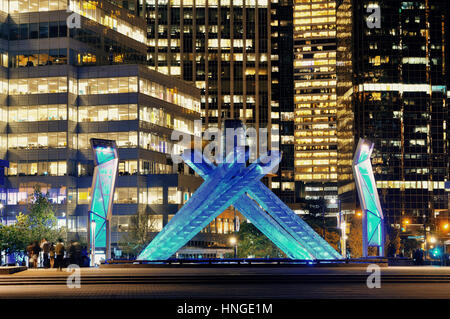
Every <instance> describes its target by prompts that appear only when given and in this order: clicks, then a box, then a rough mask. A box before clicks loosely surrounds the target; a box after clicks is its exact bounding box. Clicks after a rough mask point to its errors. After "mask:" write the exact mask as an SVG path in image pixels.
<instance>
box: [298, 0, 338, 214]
mask: <svg viewBox="0 0 450 319" xmlns="http://www.w3.org/2000/svg"><path fill="white" fill-rule="evenodd" d="M294 47H295V61H294V72H295V73H294V83H295V123H294V124H295V180H296V181H297V183H298V185H299V188H300V190H299V193H300V197H301V198H302V199H303V200H306V201H310V202H312V203H319V201H320V200H322V204H321V205H323V206H324V207H322V209H324V210H326V211H328V212H332V211H334V212H335V211H336V209H337V204H336V203H337V201H336V197H337V179H338V174H337V142H338V141H337V132H336V130H337V123H336V111H337V104H336V1H334V0H330V1H324V0H295V4H294Z"/></svg>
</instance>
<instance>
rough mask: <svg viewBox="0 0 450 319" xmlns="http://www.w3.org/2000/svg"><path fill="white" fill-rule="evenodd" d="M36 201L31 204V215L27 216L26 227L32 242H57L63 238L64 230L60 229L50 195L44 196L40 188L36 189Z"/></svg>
mask: <svg viewBox="0 0 450 319" xmlns="http://www.w3.org/2000/svg"><path fill="white" fill-rule="evenodd" d="M33 195H34V200H33V203H32V204H30V206H29V208H28V210H29V214H28V215H27V216H26V217H27V218H26V225H27V228H28V229H29V239H30V241H35V240H37V241H40V240H42V239H43V238H46V239H47V240H48V241H53V242H56V241H57V239H58V238H59V237H63V236H64V233H65V229H64V228H60V229H58V220H57V218H56V216H55V212H54V211H53V204H52V203H51V202H50V200H49V199H48V193H47V194H45V195H44V194H43V193H42V192H41V190H40V188H39V187H38V186H36V187H35V189H34V194H33Z"/></svg>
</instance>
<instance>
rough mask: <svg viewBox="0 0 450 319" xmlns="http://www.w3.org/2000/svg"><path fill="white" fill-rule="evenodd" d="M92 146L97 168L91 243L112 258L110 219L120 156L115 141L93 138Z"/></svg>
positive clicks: (93, 184) (91, 213) (92, 210)
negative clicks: (102, 249)
mask: <svg viewBox="0 0 450 319" xmlns="http://www.w3.org/2000/svg"><path fill="white" fill-rule="evenodd" d="M91 147H92V151H93V153H94V163H95V168H94V176H93V178H92V187H91V200H90V204H89V222H90V223H89V225H90V227H91V231H90V232H89V234H90V237H91V238H90V244H91V248H92V247H94V249H96V248H104V249H105V250H106V257H107V258H110V245H111V241H110V239H109V237H110V231H109V221H110V220H111V217H112V207H113V206H112V205H113V200H114V189H115V184H116V178H117V169H118V165H119V157H118V153H117V147H116V142H115V141H111V140H102V139H91Z"/></svg>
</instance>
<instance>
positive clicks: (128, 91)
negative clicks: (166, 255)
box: [0, 0, 234, 254]
mask: <svg viewBox="0 0 450 319" xmlns="http://www.w3.org/2000/svg"><path fill="white" fill-rule="evenodd" d="M0 9H1V12H0V18H1V20H0V23H1V31H2V32H1V40H0V50H1V59H2V61H1V62H2V63H1V68H0V72H1V73H0V74H1V100H0V102H1V114H0V121H1V122H0V123H1V126H0V127H1V134H0V148H1V149H0V153H1V154H0V157H1V158H2V159H6V160H8V161H9V162H10V166H9V168H8V169H7V171H6V175H7V178H6V179H5V185H4V187H3V188H2V192H1V201H2V203H3V205H4V206H3V207H4V208H3V209H2V222H3V223H6V224H10V223H14V222H15V216H16V215H17V214H18V213H19V212H26V211H27V205H28V204H30V203H31V202H32V200H33V191H34V188H35V187H36V186H39V187H40V189H41V191H43V192H46V193H48V195H49V199H50V201H51V202H52V203H53V204H54V205H55V210H56V215H57V218H58V225H59V226H65V227H66V228H67V231H68V238H69V239H70V238H74V237H76V236H78V237H79V238H80V239H81V240H83V241H84V240H85V238H86V232H87V221H88V203H89V200H90V187H91V182H92V173H93V166H94V165H93V161H92V151H91V149H90V143H89V141H90V139H91V138H93V137H95V138H103V139H112V140H115V141H116V143H117V146H118V148H119V160H120V162H119V173H118V174H119V176H118V179H117V186H116V192H115V195H114V207H113V219H112V243H113V247H117V244H118V243H119V242H120V238H121V237H122V235H123V234H125V233H126V232H127V231H128V230H129V229H130V226H131V218H132V217H133V216H135V215H136V214H149V215H150V221H151V225H152V230H153V231H154V232H158V231H159V230H161V229H162V227H163V226H164V225H165V224H166V223H167V222H168V221H169V220H170V218H171V217H172V216H173V214H175V213H176V212H177V211H178V209H179V207H181V205H183V204H184V203H185V202H186V201H187V200H188V199H189V198H190V195H191V194H192V193H193V192H194V191H195V189H196V188H197V187H198V186H199V185H200V184H201V182H202V181H201V179H200V178H199V177H196V176H194V173H193V172H192V171H190V170H189V169H188V168H187V166H184V164H174V163H173V162H172V160H171V156H170V155H171V153H172V152H175V153H180V152H181V151H182V150H183V149H182V147H181V146H180V145H178V144H177V143H176V142H174V141H172V140H171V134H172V132H173V131H174V130H177V131H181V132H183V133H186V134H188V135H190V136H193V135H194V134H196V135H199V134H201V129H198V130H196V129H195V126H194V121H195V120H200V90H199V89H197V88H195V87H194V86H193V85H192V84H189V83H187V82H185V81H183V80H181V79H177V78H173V77H170V76H168V75H164V74H161V73H158V72H156V71H154V70H150V69H149V68H148V67H147V66H146V65H145V61H146V57H147V38H146V32H145V31H146V27H145V20H144V19H140V18H138V17H135V16H131V15H130V13H129V12H127V11H126V10H125V9H122V8H119V7H116V6H114V5H112V4H110V3H107V2H101V3H91V2H86V1H77V0H73V1H70V2H66V1H54V0H47V1H38V0H30V1H28V0H27V1H15V0H12V1H6V0H5V1H2V2H1V7H0ZM74 12H75V14H76V15H75V16H74V15H73V13H74ZM76 19H79V21H78V22H77V20H76ZM78 23H79V24H78ZM215 222H220V227H216V228H214V229H213V230H212V231H211V232H210V233H213V234H216V233H217V234H218V235H217V236H216V237H214V235H211V236H213V237H214V238H215V239H214V240H212V239H211V238H212V237H211V238H209V237H208V236H206V237H205V235H203V234H200V235H199V237H198V238H197V237H196V238H195V239H194V240H193V243H194V244H192V243H190V244H189V245H195V246H196V247H198V246H200V247H202V244H204V243H208V245H209V243H210V242H212V241H214V242H215V246H222V248H223V247H225V248H226V238H221V237H220V234H223V233H228V232H231V230H232V228H230V227H231V226H230V227H228V219H227V220H226V222H227V227H226V229H225V228H224V226H222V223H224V222H225V221H223V220H222V218H219V219H217V220H216V221H215ZM230 224H232V223H231V222H230ZM233 229H234V228H233ZM189 245H188V246H189ZM222 248H221V249H220V252H221V251H222V250H223V249H222ZM116 252H117V250H116ZM211 254H214V251H213V252H211Z"/></svg>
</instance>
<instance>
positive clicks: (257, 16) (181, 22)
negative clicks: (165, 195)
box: [146, 0, 295, 203]
mask: <svg viewBox="0 0 450 319" xmlns="http://www.w3.org/2000/svg"><path fill="white" fill-rule="evenodd" d="M146 17H147V36H148V45H149V52H148V63H149V66H150V68H152V69H155V70H157V71H158V72H162V73H165V74H169V75H171V76H176V77H180V78H182V79H184V80H186V81H191V82H193V83H195V85H196V86H197V87H198V88H199V89H201V92H202V97H201V112H202V119H203V124H204V125H203V129H207V128H215V127H217V128H220V127H221V125H222V124H221V123H222V121H223V120H224V119H241V120H242V121H243V122H244V124H245V125H246V126H247V127H255V128H257V129H259V128H268V130H269V131H270V130H271V129H274V130H278V131H279V132H280V133H279V134H274V135H271V136H270V139H269V140H271V141H278V142H281V144H284V145H286V146H284V147H283V148H284V149H283V151H284V152H283V156H284V160H283V162H282V163H281V165H280V169H279V171H278V174H277V175H276V176H271V177H270V178H269V180H266V182H267V183H268V184H269V186H270V187H271V188H272V190H273V191H274V192H276V193H277V195H279V196H280V197H281V198H282V199H283V200H284V201H286V202H287V203H292V202H294V201H295V193H294V190H295V184H294V172H293V170H294V169H293V136H294V134H293V133H294V132H293V124H292V121H293V100H292V88H290V87H291V86H292V76H293V72H292V67H293V64H292V61H293V54H292V45H293V44H292V35H291V34H292V3H291V2H289V1H267V0H220V1H219V0H208V1H206V0H195V1H194V0H174V1H167V0H149V1H147V2H146Z"/></svg>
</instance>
